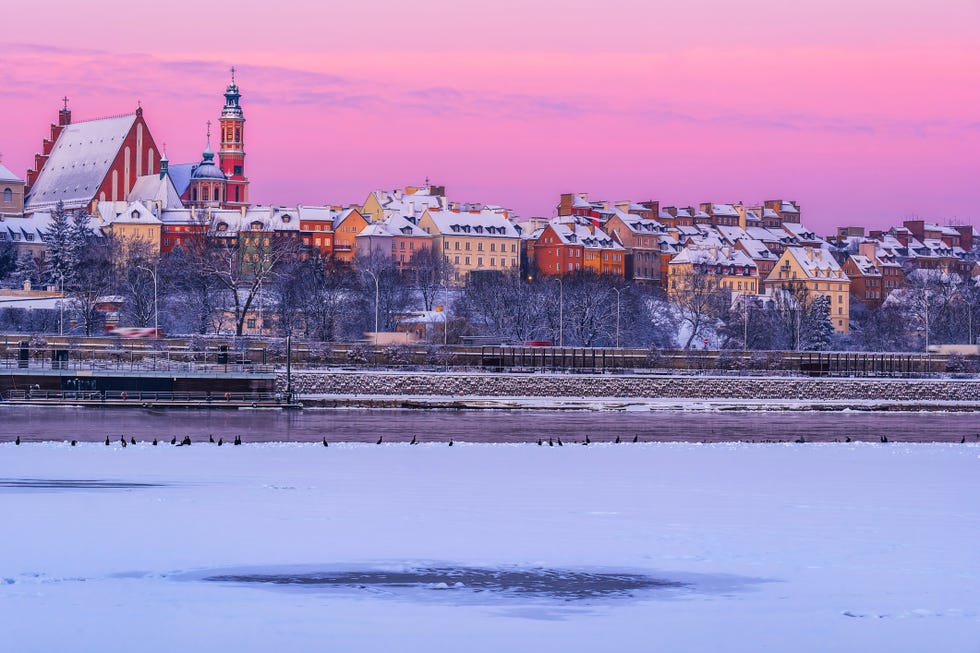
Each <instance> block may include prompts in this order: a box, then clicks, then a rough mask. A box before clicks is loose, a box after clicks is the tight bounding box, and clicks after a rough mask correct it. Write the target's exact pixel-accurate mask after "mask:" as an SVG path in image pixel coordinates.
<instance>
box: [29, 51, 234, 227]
mask: <svg viewBox="0 0 980 653" xmlns="http://www.w3.org/2000/svg"><path fill="white" fill-rule="evenodd" d="M224 95H225V105H224V107H223V108H222V111H221V118H220V121H219V129H220V137H221V140H220V149H219V152H218V157H219V158H218V160H217V161H216V160H215V154H214V152H213V151H212V150H211V145H210V122H209V123H208V144H207V146H206V148H205V150H204V152H203V154H202V158H201V160H200V162H198V163H191V164H168V162H167V160H166V155H165V154H163V153H162V152H161V149H160V147H159V146H158V145H157V143H156V141H155V140H154V138H153V136H152V135H151V133H150V129H149V127H148V126H147V123H146V120H145V119H144V116H143V109H142V107H140V108H137V110H136V112H135V113H133V114H128V115H123V116H114V117H109V118H100V119H96V120H88V121H83V122H73V121H72V113H71V109H69V108H68V99H67V98H65V99H64V103H65V104H64V108H62V109H61V110H60V111H59V112H58V123H57V124H52V125H51V127H50V134H49V136H48V138H46V139H45V140H44V141H43V143H42V146H41V152H40V153H38V154H36V155H35V157H34V167H33V168H32V169H31V170H29V171H28V172H27V179H26V184H25V190H24V198H25V199H24V211H25V212H26V213H35V212H39V211H50V210H51V209H53V208H54V207H55V206H56V205H57V204H58V203H59V202H62V203H63V204H64V206H65V208H66V209H69V210H78V209H82V210H85V211H87V212H89V213H90V214H92V215H98V214H99V213H100V210H99V208H98V207H99V204H101V203H117V202H130V201H133V200H138V199H141V198H140V197H136V196H137V195H141V193H140V190H141V189H142V188H144V187H145V186H146V180H145V178H153V177H155V178H157V179H159V178H162V177H164V176H167V177H169V179H170V182H172V185H173V188H174V189H175V190H176V196H177V197H179V200H180V203H181V204H182V205H186V206H189V207H195V208H217V209H242V208H247V207H248V206H249V202H248V177H247V176H246V174H245V138H244V136H245V115H244V112H243V110H242V107H241V104H240V100H241V93H240V92H239V89H238V85H237V84H236V83H235V79H234V69H232V80H231V83H230V84H229V85H228V87H227V88H226V90H225V94H224ZM141 180H142V181H141ZM134 190H135V191H136V193H134ZM161 208H181V207H180V206H174V205H173V203H172V202H171V205H170V206H167V207H161Z"/></svg>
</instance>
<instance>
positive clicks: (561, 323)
mask: <svg viewBox="0 0 980 653" xmlns="http://www.w3.org/2000/svg"><path fill="white" fill-rule="evenodd" d="M555 281H557V282H558V346H559V347H564V346H565V284H564V283H562V280H561V276H558V277H555Z"/></svg>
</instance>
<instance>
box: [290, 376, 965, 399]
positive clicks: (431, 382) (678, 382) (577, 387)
mask: <svg viewBox="0 0 980 653" xmlns="http://www.w3.org/2000/svg"><path fill="white" fill-rule="evenodd" d="M277 387H278V389H279V390H280V391H284V390H285V388H286V377H285V374H280V375H279V378H278V383H277ZM293 391H294V392H295V393H297V394H299V395H300V396H302V395H311V394H329V395H355V394H359V395H414V396H486V397H624V398H649V399H657V398H665V399H673V398H692V399H713V398H716V399H799V400H842V401H846V400H878V401H882V400H888V401H973V402H976V401H980V378H976V377H974V378H970V379H901V380H896V379H843V378H833V379H825V378H824V379H811V378H798V377H741V376H670V377H647V376H626V375H623V376H619V375H615V376H614V375H586V374H454V373H451V372H449V373H445V372H427V373H417V372H415V373H397V372H369V373H365V372H345V371H322V372H311V371H303V372H298V373H295V374H293Z"/></svg>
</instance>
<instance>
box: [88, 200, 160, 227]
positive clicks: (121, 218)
mask: <svg viewBox="0 0 980 653" xmlns="http://www.w3.org/2000/svg"><path fill="white" fill-rule="evenodd" d="M99 216H100V217H101V218H102V222H103V224H104V225H106V226H108V225H111V224H160V223H161V221H160V220H159V219H158V218H157V217H156V216H155V215H153V212H152V211H150V210H149V209H148V208H146V206H145V205H144V204H143V203H142V202H99Z"/></svg>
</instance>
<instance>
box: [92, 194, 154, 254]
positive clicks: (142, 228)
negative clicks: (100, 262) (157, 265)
mask: <svg viewBox="0 0 980 653" xmlns="http://www.w3.org/2000/svg"><path fill="white" fill-rule="evenodd" d="M98 209H99V217H100V218H101V221H102V224H101V225H100V226H101V227H102V230H103V231H104V232H109V233H111V234H112V235H113V236H115V237H116V238H118V239H119V240H120V242H122V243H123V244H124V247H125V243H133V242H136V241H143V242H144V243H146V244H147V245H148V246H149V247H150V251H152V252H159V251H160V231H161V230H162V228H163V223H162V222H161V221H160V219H159V218H157V216H155V215H153V212H152V211H150V209H148V208H146V206H144V205H143V204H142V203H141V202H130V203H128V204H127V203H126V202H100V203H99V205H98ZM93 224H94V223H93Z"/></svg>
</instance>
